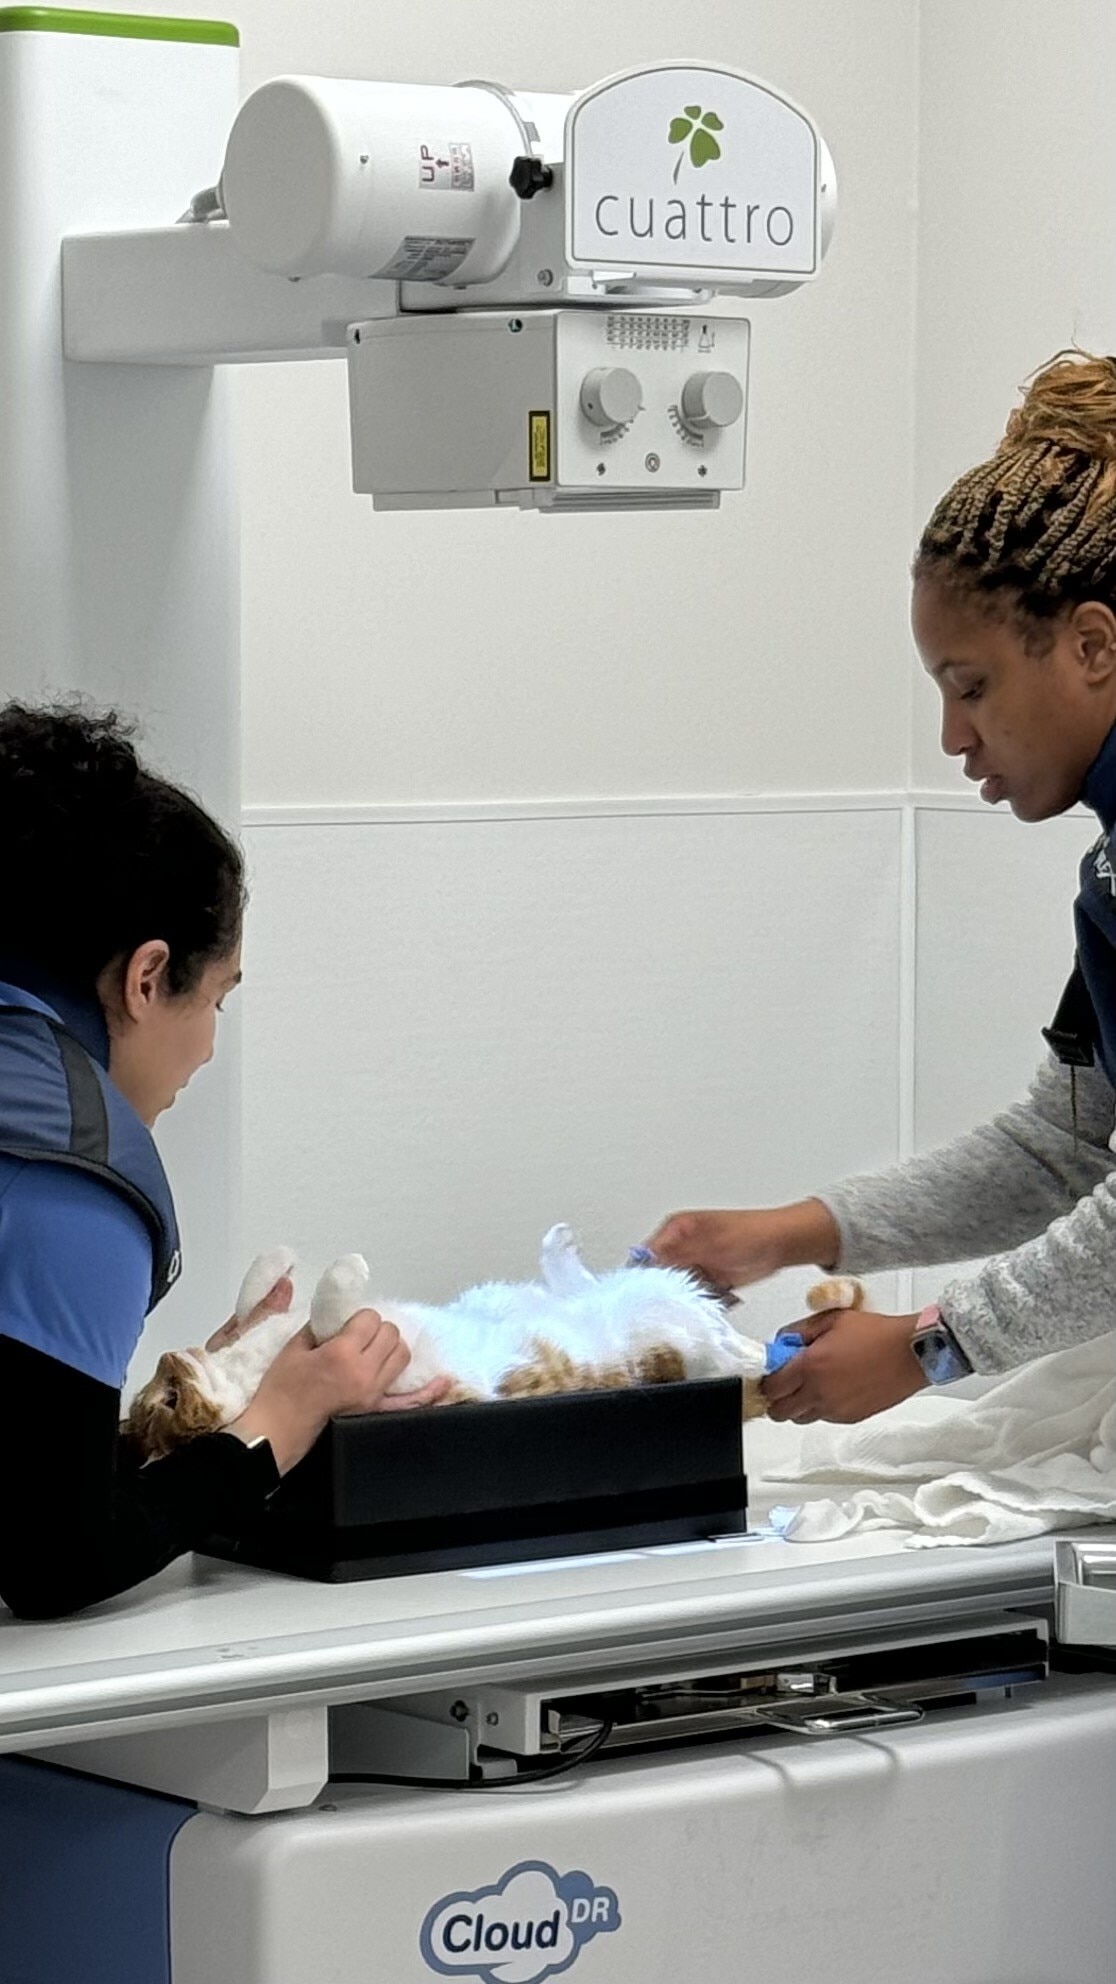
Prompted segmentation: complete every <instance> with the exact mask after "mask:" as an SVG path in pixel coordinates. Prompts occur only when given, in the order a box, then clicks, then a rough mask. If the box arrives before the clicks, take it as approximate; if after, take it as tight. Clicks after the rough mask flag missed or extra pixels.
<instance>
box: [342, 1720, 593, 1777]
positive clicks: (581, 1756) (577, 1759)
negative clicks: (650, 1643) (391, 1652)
mask: <svg viewBox="0 0 1116 1984" xmlns="http://www.w3.org/2000/svg"><path fill="white" fill-rule="evenodd" d="M613 1726H614V1725H613V1724H612V1723H611V1722H602V1723H601V1726H600V1728H599V1729H594V1731H593V1733H592V1735H591V1736H590V1737H589V1739H588V1741H587V1742H584V1743H582V1744H581V1747H580V1748H579V1749H577V1750H574V1749H573V1748H571V1749H570V1750H568V1751H567V1752H565V1753H564V1754H563V1756H562V1758H561V1760H560V1762H558V1763H554V1764H548V1765H547V1766H546V1767H545V1768H544V1769H542V1770H530V1771H523V1772H521V1773H520V1774H519V1776H517V1777H484V1778H460V1777H388V1776H387V1775H386V1774H385V1775H380V1774H377V1773H375V1772H371V1771H361V1770H338V1771H331V1772H330V1776H329V1782H330V1784H401V1785H404V1786H405V1787H406V1788H407V1790H409V1791H423V1790H428V1791H515V1790H518V1788H519V1786H520V1785H521V1784H547V1783H549V1781H550V1779H551V1778H552V1777H563V1776H564V1775H565V1773H566V1772H567V1771H568V1770H577V1768H578V1767H579V1765H581V1764H587V1763H588V1762H589V1759H590V1757H595V1756H596V1755H597V1753H598V1751H600V1750H603V1749H604V1746H605V1744H606V1743H607V1742H608V1739H609V1737H610V1736H611V1734H612V1731H613Z"/></svg>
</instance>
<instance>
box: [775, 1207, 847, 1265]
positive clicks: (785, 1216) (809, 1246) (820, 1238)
mask: <svg viewBox="0 0 1116 1984" xmlns="http://www.w3.org/2000/svg"><path fill="white" fill-rule="evenodd" d="M769 1217H770V1219H771V1222H772V1229H773V1240H774V1245H775V1249H776V1251H777V1254H778V1258H779V1262H780V1265H781V1266H782V1267H785V1268H797V1267H810V1266H813V1267H819V1268H824V1269H825V1270H826V1272H827V1273H828V1272H829V1271H830V1270H831V1269H833V1268H834V1267H836V1265H837V1256H838V1254H839V1253H840V1249H841V1234H840V1229H839V1227H838V1225H837V1221H836V1220H835V1219H834V1217H833V1214H832V1212H831V1211H830V1209H829V1207H828V1206H827V1205H826V1203H825V1201H824V1200H823V1199H798V1200H796V1201H795V1202H794V1204H793V1205H786V1206H777V1207H775V1208H773V1210H772V1212H771V1213H770V1215H769Z"/></svg>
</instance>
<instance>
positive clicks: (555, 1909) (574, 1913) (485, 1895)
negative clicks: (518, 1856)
mask: <svg viewBox="0 0 1116 1984" xmlns="http://www.w3.org/2000/svg"><path fill="white" fill-rule="evenodd" d="M619 1927H620V1909H619V1905H618V1903H617V1900H616V1896H615V1894H614V1893H613V1891H612V1889H611V1888H599V1887H597V1886H596V1884H595V1883H594V1882H593V1881H591V1880H590V1878H589V1876H588V1874H583V1873H581V1872H578V1871H575V1872H573V1873H569V1874H559V1873H558V1872H557V1871H556V1870H555V1868H553V1867H549V1866H548V1865H547V1863H546V1861H545V1860H522V1861H521V1862H520V1864H519V1866H518V1867H512V1868H511V1870H510V1871H509V1872H508V1873H506V1874H504V1875H503V1877H502V1878H501V1879H500V1880H498V1881H497V1882H496V1883H495V1885H494V1886H493V1887H489V1888H478V1889H477V1890H476V1891H475V1892H474V1893H472V1894H449V1895H446V1896H445V1897H444V1898H443V1899H442V1900H441V1901H436V1902H435V1903H434V1906H433V1908H431V1909H430V1910H429V1912H428V1914H427V1917H426V1920H425V1922H424V1923H423V1925H422V1931H421V1933H420V1936H419V1944H420V1947H421V1949H422V1954H423V1960H424V1962H425V1963H426V1964H427V1965H428V1967H429V1968H430V1969H431V1970H435V1971H437V1972H438V1974H439V1976H441V1977H480V1978H482V1979H483V1980H484V1984H542V1980H543V1979H544V1978H546V1977H556V1976H557V1975H558V1973H559V1971H562V1970H568V1969H569V1968H570V1965H571V1964H572V1963H576V1961H577V1959H578V1957H579V1956H580V1955H581V1952H582V1950H583V1949H584V1948H585V1945H586V1943H588V1942H591V1941H592V1939H593V1937H594V1936H607V1935H611V1934H612V1933H613V1932H614V1931H615V1930H617V1929H618V1928H619Z"/></svg>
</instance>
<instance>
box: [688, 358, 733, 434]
mask: <svg viewBox="0 0 1116 1984" xmlns="http://www.w3.org/2000/svg"><path fill="white" fill-rule="evenodd" d="M681 411H682V418H683V420H684V421H685V423H686V425H687V427H692V428H693V430H694V432H695V433H697V434H707V433H708V432H709V431H710V429H712V428H716V427H732V426H733V425H734V423H735V422H736V421H738V420H739V418H740V416H741V414H742V413H743V411H744V389H743V387H742V386H741V384H740V381H739V379H737V378H735V377H734V375H733V374H732V373H731V372H691V374H690V376H689V378H688V379H687V381H686V383H685V385H684V386H683V388H682V403H681Z"/></svg>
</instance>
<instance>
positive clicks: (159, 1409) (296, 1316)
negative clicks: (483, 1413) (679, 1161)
mask: <svg viewBox="0 0 1116 1984" xmlns="http://www.w3.org/2000/svg"><path fill="white" fill-rule="evenodd" d="M294 1267H295V1257H294V1255H293V1253H292V1252H291V1250H290V1249H289V1248H277V1249H275V1250H274V1251H273V1252H272V1253H269V1254H261V1255H260V1256H259V1257H258V1259H257V1260H255V1261H254V1262H253V1263H252V1266H251V1268H250V1269H249V1271H248V1273H247V1275H246V1276H245V1278H244V1282H243V1284H242V1286H241V1289H240V1294H239V1296H238V1298H237V1304H236V1314H237V1317H238V1319H239V1321H240V1322H241V1323H243V1322H245V1321H246V1320H247V1318H248V1316H249V1315H250V1314H251V1313H252V1311H253V1310H254V1309H255V1308H256V1307H257V1306H258V1304H260V1303H261V1302H262V1301H263V1300H265V1299H266V1298H267V1297H268V1296H269V1295H270V1294H271V1292H272V1291H273V1290H274V1289H275V1288H276V1286H277V1284H279V1283H281V1282H283V1281H284V1280H285V1279H289V1278H290V1277H291V1276H292V1274H293V1271H294ZM540 1276H541V1279H540V1280H539V1281H537V1282H485V1283H483V1284H481V1285H480V1286H479V1287H476V1288H470V1289H467V1290H466V1291H465V1293H464V1294H463V1295H458V1296H456V1297H455V1298H454V1300H453V1301H452V1302H449V1303H447V1304H445V1305H443V1306H436V1305H434V1304H430V1303H424V1302H397V1301H392V1300H387V1299H380V1298H378V1297H376V1298H372V1299H370V1298H369V1294H368V1267H367V1263H366V1262H365V1261H364V1259H363V1258H362V1256H361V1255H359V1254H346V1255H344V1256H343V1257H342V1258H341V1259H340V1260H338V1261H335V1262H334V1263H333V1266H332V1267H330V1268H329V1269H328V1270H327V1271H326V1273H325V1274H324V1275H323V1276H322V1278H321V1280H320V1281H319V1283H318V1285H317V1287H316V1289H315V1291H314V1295H313V1299H312V1301H311V1302H310V1305H309V1308H306V1307H304V1306H299V1305H296V1304H294V1303H293V1302H292V1303H291V1304H290V1306H289V1307H287V1308H285V1309H284V1310H282V1311H281V1312H280V1313H277V1314H273V1315H270V1316H268V1317H266V1318H265V1320H264V1321H263V1322H259V1323H256V1324H255V1325H254V1326H253V1327H252V1328H251V1329H249V1330H247V1331H246V1332H245V1333H244V1334H243V1335H242V1336H239V1337H237V1338H235V1340H233V1341H232V1342H230V1343H226V1344H223V1345H222V1346H221V1347H220V1348H217V1349H212V1350H185V1351H168V1352H167V1353H166V1354H165V1355H164V1356H163V1357H161V1358H160V1360H159V1365H158V1368H157V1370H156V1373H155V1376H154V1378H152V1379H151V1381H150V1383H149V1384H147V1385H145V1386H144V1387H143V1389H142V1391H140V1392H139V1393H138V1394H137V1395H136V1398H135V1399H134V1400H133V1402H132V1406H131V1410H130V1412H129V1415H128V1419H127V1421H126V1431H127V1432H128V1433H129V1434H130V1435H131V1437H132V1438H133V1439H134V1440H135V1441H136V1442H137V1443H138V1445H139V1447H140V1449H141V1450H142V1452H143V1453H144V1455H145V1457H147V1458H153V1457H155V1456H156V1455H158V1454H161V1453H167V1452H169V1451H170V1449H171V1448H172V1447H173V1446H176V1445H178V1444H179V1443H180V1442H181V1441H183V1440H186V1439H190V1438H192V1437H193V1436H194V1435H195V1434H197V1433H202V1432H212V1431H214V1430H216V1429H218V1428H219V1427H221V1426H227V1425H229V1424H230V1423H231V1421H232V1420H234V1419H237V1418H239V1416H240V1414H241V1413H242V1412H243V1411H244V1410H245V1408H246V1406H247V1405H248V1403H249V1401H250V1400H251V1399H252V1398H253V1397H254V1395H255V1393H256V1391H257V1389H258V1387H259V1383H260V1380H261V1378H262V1377H263V1374H264V1372H265V1371H266V1370H267V1368H268V1365H269V1364H270V1363H271V1361H272V1359H273V1358H274V1357H276V1356H277V1355H278V1353H279V1351H280V1350H281V1349H282V1347H283V1345H284V1344H285V1343H287V1342H288V1341H289V1339H290V1338H291V1337H292V1336H293V1335H294V1334H295V1332H296V1331H297V1330H300V1329H302V1328H304V1326H305V1325H306V1323H307V1322H309V1325H310V1328H311V1330H312V1331H313V1333H314V1335H315V1336H316V1337H317V1339H318V1341H319V1342H324V1341H325V1340H326V1339H327V1338H328V1337H330V1336H333V1335H335V1334H336V1333H337V1331H338V1330H340V1329H342V1328H343V1327H344V1325H345V1323H346V1322H347V1321H348V1319H349V1317H350V1316H351V1315H353V1314H354V1313H355V1312H356V1310H358V1309H361V1308H374V1309H377V1310H378V1311H379V1313H380V1315H382V1316H384V1317H386V1318H388V1319H389V1320H390V1321H391V1322H393V1323H394V1324H395V1325H396V1327H397V1328H398V1330H399V1333H400V1335H401V1336H402V1337H403V1339H404V1341H405V1342H406V1344H407V1345H408V1347H409V1349H410V1352H411V1361H410V1363H409V1364H408V1366H407V1369H406V1370H405V1371H404V1372H403V1373H402V1375H401V1377H399V1378H398V1379H397V1380H396V1382H395V1383H394V1385H393V1386H392V1387H391V1389H392V1391H393V1392H397V1393H402V1392H410V1391H418V1390H420V1389H421V1387H422V1386H424V1385H426V1384H428V1383H429V1382H430V1380H431V1379H433V1378H437V1377H442V1376H448V1377H449V1378H450V1380H451V1384H450V1388H449V1390H448V1391H447V1393H446V1395H445V1397H444V1398H443V1400H442V1401H441V1403H442V1404H446V1405H449V1404H461V1403H463V1402H465V1401H467V1400H475V1399H493V1398H514V1397H521V1396H526V1395H532V1394H536V1395H541V1394H545V1393H552V1392H561V1391H586V1390H599V1389H602V1388H608V1387H615V1386H625V1385H636V1384H655V1383H660V1384H661V1383H664V1382H671V1381H678V1380H681V1379H683V1378H712V1377H724V1376H739V1377H741V1378H751V1379H757V1380H758V1379H759V1378H761V1377H762V1375H763V1371H764V1355H765V1353H764V1346H763V1345H762V1344H760V1343H755V1342H753V1341H752V1340H751V1339H750V1338H748V1337H744V1336H741V1335H740V1334H739V1333H738V1332H737V1331H736V1330H735V1329H734V1328H733V1327H732V1325H731V1324H730V1322H729V1321H728V1319H727V1316H726V1313H725V1310H724V1307H723V1305H722V1303H721V1302H720V1301H718V1300H717V1299H716V1298H715V1297H714V1296H712V1295H710V1294H709V1293H708V1292H707V1291H706V1290H705V1289H703V1288H702V1286H701V1285H700V1284H699V1283H698V1282H697V1281H696V1280H694V1278H693V1277H692V1276H690V1275H689V1274H686V1273H685V1272H683V1271H682V1270H681V1269H678V1268H664V1267H655V1266H649V1267H626V1268H618V1269H616V1270H614V1271H613V1272H612V1273H609V1274H603V1275H599V1276H598V1275H594V1274H591V1273H590V1272H589V1270H588V1268H586V1267H585V1266H584V1264H583V1263H582V1261H581V1259H580V1257H579V1255H578V1252H577V1248H576V1245H575V1242H574V1236H573V1234H572V1232H571V1231H570V1229H569V1227H568V1226H555V1227H552V1228H551V1231H550V1232H549V1233H548V1234H547V1235H546V1238H545V1239H544V1241H543V1244H542V1256H541V1260H540Z"/></svg>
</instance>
